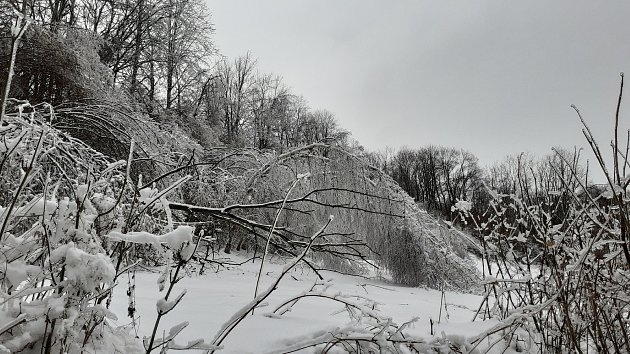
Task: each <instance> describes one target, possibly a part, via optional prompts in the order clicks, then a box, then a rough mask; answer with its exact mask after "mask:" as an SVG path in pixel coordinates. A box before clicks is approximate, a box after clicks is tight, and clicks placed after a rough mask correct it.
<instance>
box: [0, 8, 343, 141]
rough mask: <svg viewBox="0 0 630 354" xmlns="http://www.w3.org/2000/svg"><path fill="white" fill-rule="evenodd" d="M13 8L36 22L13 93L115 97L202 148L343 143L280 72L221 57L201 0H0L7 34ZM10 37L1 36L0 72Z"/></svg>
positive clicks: (72, 98) (333, 125) (323, 113)
mask: <svg viewBox="0 0 630 354" xmlns="http://www.w3.org/2000/svg"><path fill="white" fill-rule="evenodd" d="M14 12H19V13H22V14H24V15H25V17H27V18H30V19H31V21H32V23H31V25H30V26H29V28H28V30H27V32H26V33H25V34H24V36H23V38H22V41H21V45H20V48H19V50H18V52H17V54H18V55H17V58H16V60H15V75H14V77H13V82H12V86H11V92H10V95H9V97H14V98H17V99H27V98H28V100H29V101H30V102H32V103H39V102H48V103H51V104H53V105H59V104H61V103H66V104H67V103H68V102H80V101H84V100H88V99H89V100H94V99H96V100H100V101H105V102H115V103H116V104H117V105H126V106H129V107H131V110H133V111H136V112H138V111H139V112H143V113H145V114H146V115H147V116H149V117H150V118H151V119H152V120H154V121H156V122H168V123H174V124H177V125H178V126H180V127H181V128H182V129H183V130H184V131H186V132H187V133H188V134H189V135H190V136H192V137H193V138H194V139H196V140H197V141H198V142H199V143H200V144H201V145H202V146H204V147H210V146H217V145H227V146H232V147H250V148H256V149H275V150H279V151H283V150H286V149H287V148H292V147H297V146H301V145H305V144H311V143H314V142H317V141H322V140H324V139H330V138H333V139H335V140H336V141H338V142H342V143H347V137H348V133H347V132H346V131H345V130H343V129H341V128H340V127H339V125H338V124H337V121H336V119H335V117H334V114H333V113H331V112H330V111H327V110H323V109H320V110H315V109H311V108H310V107H309V106H308V103H307V101H306V100H305V99H304V98H303V97H302V96H300V95H298V94H296V93H293V92H292V91H291V89H290V88H289V87H288V86H287V85H286V84H285V83H284V82H283V80H282V77H281V76H279V75H276V74H271V73H264V72H261V71H259V70H258V68H257V66H256V59H255V57H254V56H253V55H252V54H251V53H246V54H244V55H243V56H240V57H238V58H234V59H229V58H225V57H223V56H221V55H220V53H219V52H218V50H217V48H215V46H214V43H213V39H212V35H213V33H214V27H213V25H212V23H211V21H210V18H211V17H210V13H209V11H208V9H207V8H206V5H205V3H204V2H203V1H202V0H71V1H67V0H51V1H38V0H9V1H7V2H3V4H2V5H0V22H1V26H2V27H3V28H2V32H3V33H9V30H10V26H11V23H12V20H11V19H12V16H13V13H14ZM9 41H10V36H5V37H3V38H2V42H3V46H2V48H3V49H1V51H2V52H1V53H0V70H2V72H3V73H2V75H1V76H2V80H5V78H6V72H7V70H8V66H9V62H10V49H11V45H10V43H9ZM4 44H6V45H4ZM3 86H4V85H3Z"/></svg>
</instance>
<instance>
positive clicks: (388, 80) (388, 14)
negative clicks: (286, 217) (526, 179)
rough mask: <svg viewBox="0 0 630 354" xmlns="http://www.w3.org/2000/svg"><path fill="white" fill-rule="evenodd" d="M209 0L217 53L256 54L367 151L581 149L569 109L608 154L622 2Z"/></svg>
mask: <svg viewBox="0 0 630 354" xmlns="http://www.w3.org/2000/svg"><path fill="white" fill-rule="evenodd" d="M207 1H208V7H209V10H210V12H211V14H212V21H213V22H214V24H215V27H216V32H215V35H214V38H215V42H216V44H217V46H218V47H219V49H220V50H221V53H222V54H224V55H226V56H228V57H230V58H233V57H236V56H238V55H242V54H244V53H245V52H247V51H248V50H250V51H251V52H252V54H253V55H254V56H255V57H257V58H258V68H259V70H261V71H264V72H273V73H277V74H280V75H281V76H282V77H283V78H284V81H285V82H286V83H287V84H288V85H289V86H290V87H291V88H292V90H293V92H295V93H298V94H302V95H303V96H304V97H305V98H306V99H307V100H308V102H309V104H310V106H311V107H313V108H326V109H328V110H330V111H332V112H334V113H335V115H336V117H337V119H338V121H339V123H340V125H341V126H342V127H344V128H345V129H347V130H349V131H351V132H352V134H353V136H354V137H355V139H357V140H358V141H359V142H360V143H361V144H363V145H364V146H365V147H366V148H368V149H370V150H379V149H383V148H384V147H385V146H390V147H393V148H399V147H401V146H405V145H406V146H409V147H420V146H423V145H428V144H438V145H444V146H455V147H461V148H465V149H467V150H469V151H471V152H473V153H475V154H476V155H477V156H478V157H479V158H480V161H481V163H482V165H488V164H491V163H493V162H494V161H496V160H500V159H502V158H503V156H505V155H506V154H517V153H519V152H521V151H528V152H531V153H535V154H538V155H543V154H545V153H548V152H550V148H551V147H552V146H565V147H573V146H575V145H577V146H586V144H585V143H584V138H583V137H582V135H581V127H580V124H579V120H578V119H577V117H576V115H575V112H573V110H572V109H571V108H570V105H571V104H576V105H578V107H580V109H581V111H582V112H583V114H584V116H585V118H586V119H587V120H588V122H589V123H590V124H591V126H592V129H593V131H594V133H595V135H596V136H597V137H598V138H599V139H600V144H601V145H602V146H603V147H606V146H608V143H609V142H610V139H611V134H612V125H613V118H614V111H615V105H616V100H617V95H618V89H619V73H620V72H622V71H628V72H629V75H630V2H628V1H602V2H599V1H585V0H584V1H575V0H573V1H532V0H528V1H505V0H496V1H479V0H475V1H450V0H435V1H420V0H409V1H402V0H390V1H385V0H382V1H375V0H352V1H350V0H327V1H324V0H311V1H307V0H265V1H263V0H207ZM629 95H630V93H629ZM628 99H629V100H630V96H628ZM628 104H630V101H629V102H628ZM624 112H628V113H629V114H630V110H623V109H622V114H623V117H624V120H625V121H626V122H627V121H628V120H630V117H627V115H626V114H624ZM624 126H627V124H625V125H624ZM623 135H624V136H625V133H624V134H623ZM608 151H609V149H607V151H606V152H607V153H608ZM589 156H590V155H589Z"/></svg>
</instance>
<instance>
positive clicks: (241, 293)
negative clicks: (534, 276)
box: [111, 256, 495, 353]
mask: <svg viewBox="0 0 630 354" xmlns="http://www.w3.org/2000/svg"><path fill="white" fill-rule="evenodd" d="M232 258H233V259H234V256H232ZM236 260H239V258H238V257H237V258H236ZM259 266H260V263H259V261H257V262H255V263H252V262H251V261H250V262H248V263H246V264H243V265H241V266H238V267H237V266H234V267H230V268H229V269H221V270H220V271H219V272H214V271H213V270H209V271H208V270H207V272H206V274H204V275H201V276H198V275H191V276H190V277H187V278H186V279H184V280H182V281H181V282H180V283H179V284H177V287H176V289H174V291H173V293H174V295H176V294H178V293H179V292H180V291H181V290H183V289H187V291H188V292H187V294H186V296H185V297H184V300H183V302H182V303H180V304H179V305H178V306H177V307H176V308H175V309H174V310H173V311H172V312H171V313H169V314H168V315H166V316H165V317H164V318H163V319H162V322H161V324H160V333H162V331H166V332H168V330H169V329H170V328H171V326H173V325H175V324H177V323H180V322H183V321H188V322H190V325H189V326H188V328H186V329H185V330H184V331H183V332H182V333H181V334H180V336H179V337H178V339H179V340H178V342H182V343H186V342H187V341H189V340H193V339H197V338H202V339H204V340H206V342H210V340H211V339H212V338H213V337H214V335H215V333H216V332H217V330H218V329H219V328H220V326H221V324H223V323H224V322H225V321H226V320H228V319H229V318H230V317H231V316H232V314H233V313H234V312H236V311H237V310H239V309H240V308H241V307H242V306H244V305H245V304H247V303H248V302H249V301H251V300H252V298H253V296H254V287H255V283H256V274H257V272H258V268H259ZM282 267H283V264H281V262H279V261H277V260H276V261H274V260H272V261H271V262H270V263H267V264H265V268H264V275H263V277H262V285H261V289H265V288H266V286H267V285H268V284H270V283H271V282H272V281H273V280H274V279H276V278H277V276H278V275H279V274H280V271H281V270H282ZM322 274H323V275H324V277H327V278H331V279H332V283H333V285H332V286H331V287H330V288H329V290H328V292H329V293H332V294H334V293H337V292H342V293H344V294H354V295H360V296H364V297H368V298H370V299H372V300H375V301H377V302H378V303H380V306H379V309H380V311H381V312H382V313H383V314H384V315H386V316H390V317H392V318H393V320H394V321H395V322H397V323H398V324H402V323H404V322H406V321H409V320H411V319H412V318H414V317H419V320H418V321H417V322H416V323H415V324H413V325H412V326H411V327H410V328H409V329H408V332H409V333H410V334H414V335H421V336H426V338H427V339H430V338H431V337H432V336H431V324H430V320H431V319H432V320H433V322H434V326H433V330H434V333H435V334H436V335H437V336H441V333H442V331H444V332H445V333H447V334H459V335H462V334H463V335H466V336H469V335H474V334H476V333H479V332H481V331H483V330H484V329H487V328H489V327H490V326H491V325H493V324H495V323H494V322H483V323H480V322H475V323H474V324H473V323H471V320H472V318H473V315H474V311H475V310H476V308H477V307H478V306H479V303H480V301H481V297H480V296H477V295H472V294H459V293H452V292H446V293H445V295H444V297H445V304H446V306H444V305H442V311H441V317H440V303H441V299H442V293H441V292H439V291H436V290H431V289H422V288H409V287H401V286H394V285H392V284H389V283H387V282H386V281H382V280H374V279H364V278H360V277H354V276H347V275H341V274H337V273H332V272H323V273H322ZM158 276H159V274H158V273H150V272H138V273H137V276H136V301H137V309H138V311H139V312H138V315H139V317H140V319H139V333H138V335H139V336H140V337H142V336H143V335H148V334H150V332H151V330H152V328H153V325H154V321H155V318H156V307H155V303H156V301H157V299H158V298H160V297H162V296H163V293H159V292H158V286H157V279H158ZM315 279H316V276H315V275H314V274H313V273H312V272H311V271H309V270H307V269H306V268H298V269H295V270H293V271H292V272H291V273H290V275H287V276H286V277H285V278H284V279H283V280H282V282H281V283H280V285H279V287H278V289H277V290H276V291H275V292H274V293H273V294H272V295H271V296H270V298H269V299H268V303H269V305H268V306H266V307H263V308H260V309H258V310H257V311H256V312H255V314H254V315H250V316H248V317H247V318H246V319H245V320H244V321H243V322H242V323H241V324H240V325H239V326H238V327H237V328H236V330H235V331H234V332H232V333H231V334H230V336H229V337H228V339H227V340H226V342H224V350H222V351H221V352H222V353H260V352H265V351H269V350H272V349H278V348H281V347H282V346H283V340H287V339H292V338H295V337H300V336H303V335H307V334H309V333H312V332H314V331H317V330H325V329H329V328H333V327H336V326H340V325H343V324H346V323H348V322H349V318H348V315H347V314H346V313H345V311H342V312H339V311H338V310H340V309H342V308H343V305H341V304H340V303H337V302H333V301H330V300H326V299H321V298H305V299H302V300H300V302H298V303H297V305H295V306H294V308H293V310H292V311H291V312H288V313H287V314H285V315H284V316H282V318H271V317H267V316H265V314H266V313H268V312H269V311H270V310H271V309H272V308H273V307H274V305H277V304H279V303H280V302H281V301H282V300H284V299H287V298H289V297H290V296H292V295H296V294H299V293H301V292H303V291H306V290H308V289H309V288H310V287H311V286H312V285H313V283H314V281H315ZM125 283H126V277H123V278H121V279H120V285H119V286H118V287H117V288H116V289H115V296H114V301H113V303H112V307H111V309H112V310H113V312H114V313H116V314H117V316H118V317H119V320H118V324H119V325H123V324H126V323H129V322H130V319H129V318H128V317H126V313H127V296H126V294H125V292H126V290H127V289H126V284H125ZM285 343H286V342H285ZM197 352H198V351H197Z"/></svg>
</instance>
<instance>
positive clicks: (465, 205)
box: [451, 200, 472, 213]
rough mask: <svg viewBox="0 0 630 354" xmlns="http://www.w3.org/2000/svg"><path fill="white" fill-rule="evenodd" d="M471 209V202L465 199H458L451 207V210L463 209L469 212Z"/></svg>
mask: <svg viewBox="0 0 630 354" xmlns="http://www.w3.org/2000/svg"><path fill="white" fill-rule="evenodd" d="M471 209H472V204H471V203H470V202H469V201H466V200H458V201H457V203H455V205H453V206H452V207H451V211H463V212H466V213H467V212H470V210H471Z"/></svg>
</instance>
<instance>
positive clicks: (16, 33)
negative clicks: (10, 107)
mask: <svg viewBox="0 0 630 354" xmlns="http://www.w3.org/2000/svg"><path fill="white" fill-rule="evenodd" d="M28 24H29V21H28V20H27V19H26V17H24V15H21V14H20V15H18V17H17V18H16V19H15V25H14V26H13V27H12V28H11V60H10V61H9V71H8V72H7V80H6V82H5V83H4V92H3V94H2V101H1V102H0V125H1V124H2V121H3V120H4V112H5V110H6V107H7V100H8V99H9V91H10V90H11V80H12V79H13V70H14V68H15V57H16V56H17V50H18V47H19V45H20V39H21V38H22V35H24V32H26V29H27V28H28Z"/></svg>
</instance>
